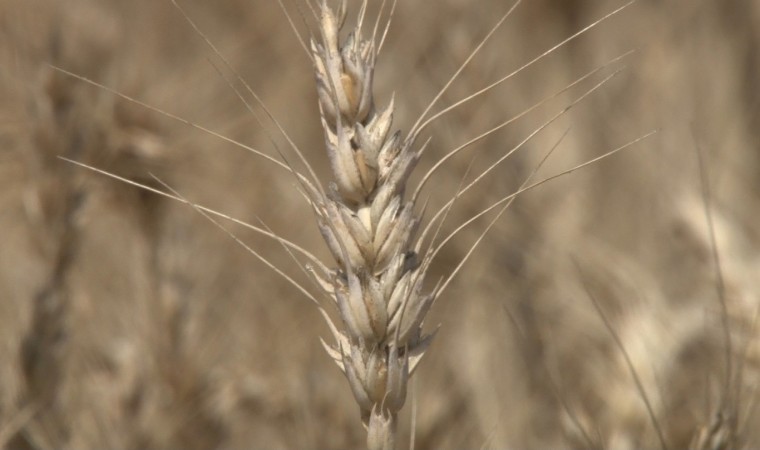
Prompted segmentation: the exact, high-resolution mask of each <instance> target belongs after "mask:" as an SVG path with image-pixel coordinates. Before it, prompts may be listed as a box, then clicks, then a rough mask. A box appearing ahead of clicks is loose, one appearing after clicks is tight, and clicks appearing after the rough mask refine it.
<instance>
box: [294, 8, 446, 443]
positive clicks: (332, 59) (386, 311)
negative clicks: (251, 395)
mask: <svg viewBox="0 0 760 450" xmlns="http://www.w3.org/2000/svg"><path fill="white" fill-rule="evenodd" d="M362 6H363V7H362V10H361V13H360V18H359V20H358V21H357V26H356V29H355V30H353V31H352V32H351V33H350V34H349V35H348V37H347V38H346V39H345V40H342V39H341V38H340V31H341V27H342V26H343V24H344V22H345V19H346V2H345V1H343V2H341V5H340V10H339V11H333V10H332V9H331V8H330V7H329V6H328V5H327V3H326V2H322V3H321V4H320V11H319V14H320V21H319V27H320V38H321V39H320V40H319V41H316V40H312V42H311V52H312V55H313V58H314V65H315V69H316V76H317V90H318V93H319V110H320V113H321V119H322V128H323V130H324V133H325V144H326V147H327V154H328V156H329V159H330V165H331V168H332V174H333V177H334V178H335V182H334V183H332V184H330V186H329V187H328V190H327V192H320V191H316V190H307V191H306V192H308V195H309V199H310V202H311V205H312V207H313V210H314V213H315V215H316V218H317V222H318V224H319V229H320V231H321V233H322V236H323V237H324V239H325V242H326V243H327V245H328V247H329V249H330V251H331V253H332V256H333V257H334V259H335V264H336V267H335V268H334V269H333V270H331V271H330V272H329V273H321V274H320V273H318V272H317V271H311V273H312V274H313V276H314V278H315V279H316V280H317V281H318V284H319V285H320V286H322V287H323V289H324V292H325V293H326V294H327V295H328V296H329V297H330V298H332V300H333V301H334V302H335V304H336V306H337V309H338V311H339V314H340V318H341V320H342V322H343V325H344V327H343V329H338V328H337V327H335V326H334V325H333V324H332V323H330V324H329V325H330V329H331V331H332V334H333V337H334V338H335V341H336V344H335V345H334V346H330V345H325V348H326V350H327V352H328V353H329V354H330V356H332V357H333V358H334V360H335V362H336V363H337V364H338V367H340V369H341V370H342V371H343V373H344V374H345V376H346V378H347V379H348V382H349V385H350V386H351V390H352V392H353V394H354V398H355V400H356V402H357V403H358V405H359V409H360V411H361V418H362V422H363V423H364V425H365V426H366V427H367V446H368V447H369V448H372V449H375V448H377V449H381V448H382V449H390V448H395V435H396V422H397V417H398V412H399V411H400V410H401V408H402V406H403V405H404V402H405V400H406V391H407V382H408V380H409V377H410V376H411V374H412V372H413V371H414V369H415V367H416V366H417V364H418V363H419V361H420V359H421V358H422V356H423V354H424V352H425V350H426V349H427V347H428V346H429V345H430V342H431V340H432V338H433V335H432V334H430V335H424V334H423V333H422V323H423V321H424V319H425V314H426V313H427V311H428V309H429V308H430V306H431V304H432V303H433V300H434V299H435V290H434V291H433V292H430V293H425V292H424V291H423V281H424V279H425V272H426V270H427V268H428V267H429V260H426V261H421V260H420V258H419V255H418V252H417V251H416V250H415V249H414V247H415V244H416V239H415V238H416V230H417V225H418V224H419V217H418V215H417V213H416V211H415V209H416V208H415V199H414V198H412V199H411V200H405V199H404V193H405V190H406V184H407V181H408V179H409V176H410V174H411V173H412V171H413V170H414V168H415V166H416V164H417V161H418V160H419V156H420V150H415V149H414V139H413V138H407V139H402V138H401V133H400V132H398V131H396V132H391V127H392V121H393V111H394V106H393V101H392V100H391V101H390V103H389V105H388V106H386V107H385V108H378V107H376V105H375V100H374V98H373V94H372V81H373V74H374V70H375V62H376V57H377V50H378V47H379V46H378V45H377V42H376V41H375V39H374V37H373V38H372V39H368V40H365V39H364V38H363V37H362V36H361V25H362V19H363V15H364V11H365V8H366V2H364V4H363V5H362ZM328 321H329V319H328Z"/></svg>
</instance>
